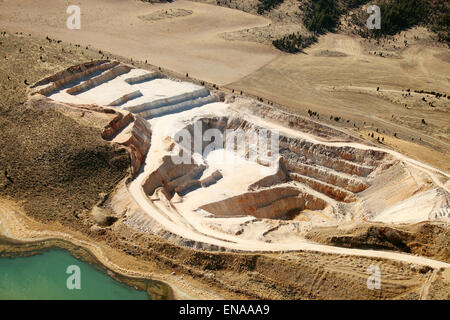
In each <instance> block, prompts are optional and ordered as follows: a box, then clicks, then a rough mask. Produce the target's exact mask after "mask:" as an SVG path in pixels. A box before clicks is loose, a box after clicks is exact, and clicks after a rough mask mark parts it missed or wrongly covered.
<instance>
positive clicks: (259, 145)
mask: <svg viewBox="0 0 450 320" xmlns="http://www.w3.org/2000/svg"><path fill="white" fill-rule="evenodd" d="M116 89H117V90H116ZM119 89H120V90H119ZM34 90H35V92H38V93H39V92H40V93H43V94H47V95H48V94H49V93H51V95H50V98H49V99H48V100H51V99H54V100H55V101H53V102H52V105H53V106H54V107H57V108H60V109H61V110H62V111H63V112H75V111H73V110H77V111H76V112H86V117H87V115H88V114H89V113H97V114H99V115H102V116H103V117H105V118H107V119H108V123H107V125H106V126H103V127H102V129H103V133H102V137H103V138H104V139H106V140H109V141H111V142H112V143H116V144H118V145H121V146H123V147H124V149H126V150H127V151H128V154H129V158H130V162H131V174H132V178H134V179H130V180H128V184H127V187H126V188H124V189H123V192H122V194H121V196H120V197H119V198H120V199H119V200H118V201H119V202H121V203H122V202H123V203H122V204H121V205H118V204H116V203H113V202H114V201H116V200H114V201H113V200H111V201H110V203H109V205H110V207H111V208H118V207H121V208H122V209H120V210H119V211H120V212H121V213H119V214H116V215H115V217H123V218H124V219H126V221H127V222H126V224H127V225H128V226H130V227H132V228H134V229H135V230H138V231H139V232H148V233H152V234H155V235H159V236H161V237H163V238H165V239H168V240H170V241H173V242H176V243H179V244H182V245H184V246H191V247H194V248H197V249H205V250H241V249H243V248H244V249H245V250H274V249H275V248H276V249H278V248H279V247H278V246H282V247H283V248H285V249H289V250H290V249H292V248H293V247H295V248H297V249H298V248H301V247H302V246H303V243H304V242H302V241H298V240H300V239H303V240H304V236H305V235H307V234H308V232H309V231H311V230H314V229H315V228H318V227H337V226H339V225H340V224H341V223H343V222H344V221H353V222H355V221H359V222H362V221H366V220H369V219H374V217H376V216H377V215H378V214H380V213H381V212H384V214H385V216H386V215H387V216H388V217H387V218H390V215H391V213H390V211H389V210H388V209H389V208H391V207H395V208H394V209H395V210H394V211H393V212H397V211H402V210H403V209H402V208H403V204H402V203H400V202H401V201H403V200H405V199H407V198H408V197H411V196H412V195H414V193H415V192H418V191H424V190H428V189H430V188H431V187H432V183H430V182H429V178H427V176H429V173H428V172H427V171H426V170H423V171H421V170H420V169H418V171H417V172H416V169H417V168H416V167H414V166H415V165H416V164H412V165H411V166H409V165H407V164H406V162H407V160H401V157H399V156H397V155H395V154H393V153H392V152H390V151H389V150H385V149H381V148H374V147H370V146H366V145H363V144H360V143H358V142H357V141H356V140H357V139H355V138H353V137H351V136H348V135H347V134H345V133H343V132H340V131H338V130H337V129H334V128H330V127H327V126H325V125H323V124H320V123H318V122H315V121H312V120H311V119H308V118H304V117H301V116H296V115H292V114H289V113H287V112H283V111H279V110H276V109H274V108H273V107H270V106H267V105H264V104H262V103H259V102H256V101H253V100H250V99H248V98H236V97H235V96H231V95H228V96H226V94H225V93H223V92H213V93H210V92H209V90H208V89H206V88H203V87H201V86H198V85H195V84H192V83H188V82H182V81H173V80H170V79H165V78H161V75H160V74H159V73H158V72H148V71H146V70H139V69H135V68H133V67H131V66H125V65H117V64H115V63H113V62H105V61H100V62H96V63H92V64H85V65H82V66H79V67H77V68H74V69H73V70H71V71H65V72H62V73H59V74H58V75H56V76H54V77H50V78H48V79H46V80H44V81H42V82H40V83H39V85H37V86H35V88H34ZM47 90H49V91H47ZM116 91H117V92H116ZM54 92H56V93H54ZM112 92H114V94H111V93H112ZM103 94H104V95H106V96H107V97H106V98H103V99H100V98H101V97H102V96H103ZM34 96H35V97H39V94H35V95H34ZM75 97H76V98H77V99H78V98H79V99H80V100H72V99H75ZM99 97H100V98H99ZM35 99H39V98H35ZM41 99H42V100H45V99H44V98H43V97H41ZM48 100H47V102H48ZM66 100H69V101H71V103H62V102H61V103H60V102H56V101H66ZM218 100H220V101H226V102H217V101H218ZM74 101H78V102H80V101H82V102H84V101H90V103H89V104H86V105H84V104H82V103H77V102H74ZM93 101H95V102H93ZM98 101H101V102H102V103H103V102H106V104H105V105H108V106H109V107H102V106H96V105H95V104H94V103H99V102H98ZM86 117H85V118H86ZM184 135H187V136H188V137H186V139H185V137H184ZM216 135H217V136H216ZM180 137H182V139H181V140H180V139H179V138H180ZM189 137H190V138H189ZM255 138H256V139H255ZM216 139H218V140H216ZM212 142H214V146H213V147H212V145H211V144H212ZM216 142H217V144H215V143H216ZM211 147H212V148H211ZM187 150H189V151H190V152H191V153H190V154H189V156H188V158H189V159H188V160H190V161H188V162H182V163H179V164H178V163H177V162H176V161H175V160H174V158H173V156H174V155H176V154H177V152H180V151H187ZM262 150H264V153H265V154H262V153H261V152H260V151H262ZM183 153H184V152H183ZM228 156H230V158H227V157H228ZM221 157H222V158H221ZM404 161H405V162H404ZM144 163H145V164H146V165H145V166H143V164H144ZM142 168H144V169H143V170H141V169H142ZM389 177H391V178H389ZM427 179H428V180H427ZM3 180H5V179H3ZM386 180H389V182H390V183H389V184H390V185H389V188H391V187H392V190H390V191H389V194H390V195H389V197H387V195H386V196H383V197H385V198H386V199H389V201H385V202H386V203H385V202H383V203H382V205H380V200H379V196H378V195H379V194H380V193H379V191H378V190H379V189H386V186H385V184H386V183H385V181H386ZM5 183H6V180H5ZM414 183H415V184H416V187H415V188H416V191H414V190H412V189H411V186H412V185H413V184H414ZM437 183H438V184H439V181H438V182H437ZM397 184H398V185H400V189H399V188H398V186H397ZM395 187H397V189H396V190H401V192H402V194H401V195H397V194H395V192H394V191H395ZM405 190H406V191H405ZM127 194H128V196H129V197H132V198H133V199H134V201H136V203H134V202H133V201H124V200H123V197H124V196H125V195H127ZM114 199H118V198H117V197H114ZM427 199H428V198H427ZM433 199H434V198H432V199H431V200H430V201H431V202H433V201H434V200H433ZM387 202H389V203H387ZM435 203H436V202H435ZM127 206H129V209H130V210H128V209H125V207H127ZM427 208H428V207H427ZM114 211H115V210H114ZM402 212H403V211H402ZM96 217H97V220H98V219H99V217H98V215H97V216H96ZM100 218H101V217H100ZM385 218H386V217H385ZM102 223H103V222H102ZM103 224H105V223H103ZM346 239H347V238H345V237H341V238H339V239H338V238H335V239H334V240H333V243H344V244H345V243H346V241H347V240H346ZM389 239H391V238H389ZM391 240H392V239H391ZM330 241H331V240H330ZM269 244H271V246H270V245H269Z"/></svg>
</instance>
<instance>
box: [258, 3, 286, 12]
mask: <svg viewBox="0 0 450 320" xmlns="http://www.w3.org/2000/svg"><path fill="white" fill-rule="evenodd" d="M283 2H284V0H259V4H258V14H263V13H264V12H266V11H270V10H272V9H273V8H275V7H276V6H278V5H279V4H282V3H283Z"/></svg>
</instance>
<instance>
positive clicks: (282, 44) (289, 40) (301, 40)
mask: <svg viewBox="0 0 450 320" xmlns="http://www.w3.org/2000/svg"><path fill="white" fill-rule="evenodd" d="M316 41H317V37H316V36H309V37H305V36H302V35H301V34H300V33H292V34H290V35H287V36H284V37H283V38H280V39H277V40H274V41H272V44H273V45H274V46H275V48H277V49H278V50H281V51H284V52H288V53H298V52H301V51H302V50H303V49H304V48H306V47H309V46H310V45H311V44H313V43H314V42H316Z"/></svg>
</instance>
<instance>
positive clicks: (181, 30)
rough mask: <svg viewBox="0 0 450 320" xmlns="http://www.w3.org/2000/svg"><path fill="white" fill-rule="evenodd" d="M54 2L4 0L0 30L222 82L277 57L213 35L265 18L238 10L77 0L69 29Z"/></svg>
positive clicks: (58, 3)
mask: <svg viewBox="0 0 450 320" xmlns="http://www.w3.org/2000/svg"><path fill="white" fill-rule="evenodd" d="M70 4H71V3H68V2H65V1H57V0H23V1H20V2H17V1H14V0H5V1H3V2H1V3H0V29H8V30H10V31H22V32H26V33H32V34H33V35H40V36H44V37H45V36H47V35H48V36H49V37H50V38H56V39H61V40H63V41H67V42H71V43H78V44H82V45H84V46H85V45H88V44H90V45H91V46H93V47H96V48H99V49H102V50H106V51H110V52H112V53H115V54H119V55H122V56H126V57H129V58H133V59H134V60H141V61H145V60H148V63H151V64H153V65H157V66H164V67H165V68H167V69H171V70H175V71H178V72H181V73H189V75H191V76H194V77H196V78H200V79H203V80H206V81H209V82H213V83H216V84H218V85H222V84H225V83H229V82H233V81H236V80H238V79H240V78H241V77H243V76H244V75H247V74H249V73H251V72H253V71H255V70H257V69H258V68H260V67H261V66H263V65H264V64H266V63H267V62H269V61H271V60H272V59H273V58H275V57H276V56H278V55H279V53H278V52H277V50H275V49H274V48H271V47H268V46H264V45H261V44H256V43H252V42H241V41H236V42H229V41H227V40H224V39H222V38H221V37H220V36H219V34H220V33H224V32H230V31H235V30H241V29H244V28H253V27H257V26H264V25H267V24H269V23H270V21H269V20H268V19H266V18H263V17H258V16H254V15H250V14H247V13H244V12H242V11H237V10H232V9H227V8H222V7H217V6H212V5H206V4H201V3H193V2H190V1H184V0H181V1H176V2H174V3H165V4H149V3H144V2H141V1H132V0H125V1H123V0H99V1H90V0H81V1H78V2H77V5H79V6H80V8H81V15H82V19H81V29H80V30H69V29H68V28H67V27H66V20H67V18H68V17H69V15H68V14H67V13H66V8H67V7H68V6H69V5H70ZM171 8H172V9H175V8H177V9H184V10H191V11H193V13H192V14H191V15H189V16H185V17H178V18H173V19H163V20H159V21H153V22H151V23H149V22H148V21H143V20H142V19H139V18H138V17H139V16H143V15H148V14H151V13H152V12H155V11H159V10H161V9H171Z"/></svg>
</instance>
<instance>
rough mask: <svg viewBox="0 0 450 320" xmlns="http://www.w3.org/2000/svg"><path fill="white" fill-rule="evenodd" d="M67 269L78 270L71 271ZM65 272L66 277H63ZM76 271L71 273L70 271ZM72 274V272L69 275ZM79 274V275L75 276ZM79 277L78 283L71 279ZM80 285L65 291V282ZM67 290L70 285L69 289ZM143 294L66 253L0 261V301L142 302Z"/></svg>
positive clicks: (145, 295) (60, 251)
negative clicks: (79, 300)
mask: <svg viewBox="0 0 450 320" xmlns="http://www.w3.org/2000/svg"><path fill="white" fill-rule="evenodd" d="M70 266H78V267H79V269H78V268H77V267H71V268H69V267H70ZM68 268H69V273H67V271H68ZM74 268H75V269H76V270H77V271H75V272H74V271H73V269H74ZM71 270H72V271H71ZM78 271H79V273H78ZM75 274H77V275H78V274H79V277H78V278H77V279H79V281H78V282H76V281H75V280H73V279H74V277H73V276H75ZM71 276H72V278H71V279H69V284H70V283H72V284H73V283H76V284H80V289H77V288H74V289H72V290H70V289H68V287H67V281H68V278H70V277H71ZM69 286H70V285H69ZM149 298H150V297H149V295H148V294H147V292H146V291H139V290H136V289H134V288H133V287H131V286H128V285H125V284H122V283H120V282H118V281H116V280H114V279H113V278H111V277H110V276H108V274H107V273H106V272H105V271H103V270H101V269H100V268H98V267H95V266H93V265H90V264H88V263H85V262H82V261H80V260H77V259H75V258H74V257H73V256H72V255H71V254H70V253H69V252H68V251H66V250H59V249H51V250H49V251H46V252H44V253H42V254H37V255H33V256H29V257H20V256H19V257H14V258H6V257H1V258H0V299H2V300H5V299H38V300H47V299H58V300H61V299H64V300H77V299H101V300H111V299H114V300H116V299H117V300H130V299H132V300H145V299H149Z"/></svg>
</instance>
